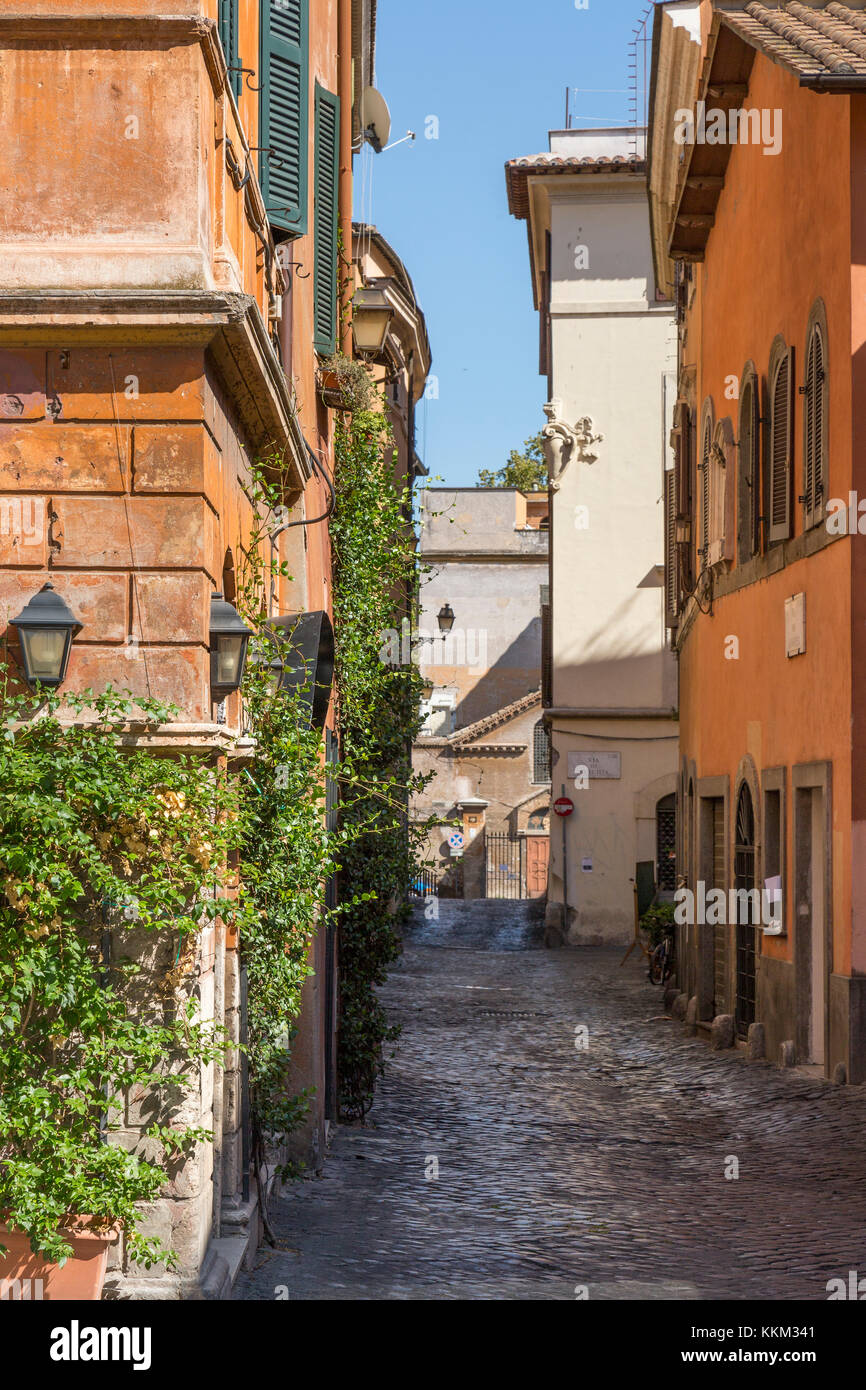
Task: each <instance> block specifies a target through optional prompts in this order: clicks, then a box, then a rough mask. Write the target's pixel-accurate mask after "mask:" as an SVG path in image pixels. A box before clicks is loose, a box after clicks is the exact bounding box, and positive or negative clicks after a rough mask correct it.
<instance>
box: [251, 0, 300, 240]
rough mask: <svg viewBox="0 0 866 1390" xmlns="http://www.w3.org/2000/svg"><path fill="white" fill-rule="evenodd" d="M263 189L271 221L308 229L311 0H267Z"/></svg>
mask: <svg viewBox="0 0 866 1390" xmlns="http://www.w3.org/2000/svg"><path fill="white" fill-rule="evenodd" d="M261 14H262V21H261V30H262V59H261V74H262V78H261V80H262V95H261V144H262V145H263V146H264V149H263V151H262V156H261V169H262V177H261V184H262V194H263V196H264V200H265V207H266V208H267V210H268V217H269V218H270V222H271V226H272V227H274V228H275V229H276V230H277V231H282V232H290V233H294V234H295V235H296V236H301V235H302V234H303V233H304V232H305V231H306V230H307V162H308V161H307V144H308V140H309V103H310V87H309V58H308V52H309V45H308V21H309V3H308V0H263V4H262V12H261Z"/></svg>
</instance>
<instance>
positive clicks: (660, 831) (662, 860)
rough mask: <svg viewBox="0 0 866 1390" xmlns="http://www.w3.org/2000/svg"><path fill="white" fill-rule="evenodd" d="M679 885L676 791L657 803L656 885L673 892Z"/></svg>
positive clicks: (662, 889)
mask: <svg viewBox="0 0 866 1390" xmlns="http://www.w3.org/2000/svg"><path fill="white" fill-rule="evenodd" d="M676 886H677V798H676V794H675V793H674V792H671V794H670V796H663V797H662V799H661V801H659V802H657V803H656V887H657V888H658V889H659V891H660V892H664V893H672V892H673V891H674V889H675V888H676Z"/></svg>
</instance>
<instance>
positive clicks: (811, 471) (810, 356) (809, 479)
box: [803, 329, 816, 527]
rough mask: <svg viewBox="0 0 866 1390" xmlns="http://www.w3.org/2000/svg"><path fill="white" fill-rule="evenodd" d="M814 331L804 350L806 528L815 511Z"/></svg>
mask: <svg viewBox="0 0 866 1390" xmlns="http://www.w3.org/2000/svg"><path fill="white" fill-rule="evenodd" d="M815 404H816V402H815V330H814V329H813V330H812V332H811V334H810V335H809V346H808V348H807V350H806V400H805V417H806V418H805V420H804V421H803V425H804V428H803V509H804V513H805V515H804V521H805V525H806V526H807V527H809V526H811V525H812V516H813V513H814V510H815Z"/></svg>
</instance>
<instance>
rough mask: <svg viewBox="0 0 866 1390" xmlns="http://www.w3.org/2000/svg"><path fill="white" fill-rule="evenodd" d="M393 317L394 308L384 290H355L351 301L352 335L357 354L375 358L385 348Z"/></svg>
mask: <svg viewBox="0 0 866 1390" xmlns="http://www.w3.org/2000/svg"><path fill="white" fill-rule="evenodd" d="M393 317H394V308H393V305H392V304H391V302H390V300H389V299H388V296H387V295H386V294H385V291H384V290H377V289H359V290H356V291H355V297H354V299H353V300H352V333H353V335H354V338H355V347H356V348H357V350H358V352H360V353H362V354H363V355H364V356H371V357H377V356H378V355H379V354H380V353H381V352H382V350H383V349H384V347H385V339H386V338H387V337H388V329H389V328H390V326H391V320H392V319H393Z"/></svg>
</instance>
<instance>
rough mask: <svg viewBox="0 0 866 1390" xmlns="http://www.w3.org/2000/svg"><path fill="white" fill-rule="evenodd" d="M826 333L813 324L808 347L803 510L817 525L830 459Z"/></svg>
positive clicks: (808, 523) (809, 523) (808, 520)
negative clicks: (827, 452) (827, 455)
mask: <svg viewBox="0 0 866 1390" xmlns="http://www.w3.org/2000/svg"><path fill="white" fill-rule="evenodd" d="M824 356H825V354H824V337H823V334H822V332H821V329H820V327H819V326H818V324H814V325H813V326H812V330H811V332H810V334H809V345H808V348H807V350H806V381H805V386H804V388H803V389H804V395H805V402H804V420H803V499H802V500H803V510H804V518H803V519H804V525H805V526H806V527H810V526H817V525H818V523H819V522H820V521H821V520H822V518H823V515H824V492H825V488H826V477H825V473H826V460H825V440H824V431H825V427H826V421H827V398H826V380H825V371H824Z"/></svg>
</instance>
